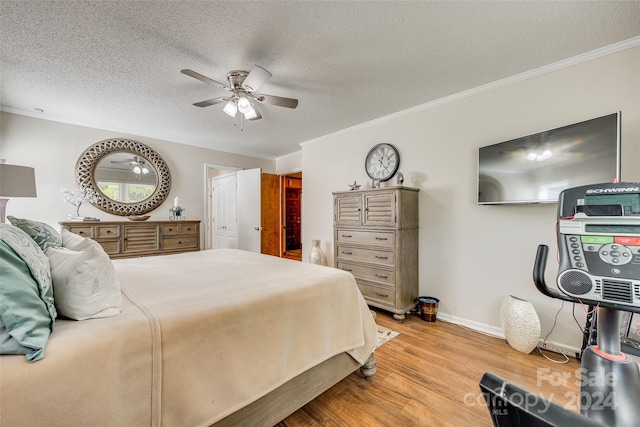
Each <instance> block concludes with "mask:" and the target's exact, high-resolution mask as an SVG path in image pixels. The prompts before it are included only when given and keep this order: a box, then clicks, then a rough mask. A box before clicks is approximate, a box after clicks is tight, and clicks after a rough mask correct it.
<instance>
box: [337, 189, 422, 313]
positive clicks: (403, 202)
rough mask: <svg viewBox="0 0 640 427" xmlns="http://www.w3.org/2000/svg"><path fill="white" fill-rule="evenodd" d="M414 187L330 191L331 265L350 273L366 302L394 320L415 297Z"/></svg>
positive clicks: (413, 304)
mask: <svg viewBox="0 0 640 427" xmlns="http://www.w3.org/2000/svg"><path fill="white" fill-rule="evenodd" d="M419 191H420V190H419V189H417V188H409V187H386V188H377V189H371V190H352V191H339V192H334V193H333V212H334V213H333V224H334V265H335V267H336V268H339V269H342V270H345V271H349V272H351V273H353V275H354V276H355V279H356V282H357V283H358V287H359V288H360V292H362V295H363V296H364V298H365V300H366V301H367V304H369V305H371V306H374V307H379V308H382V309H384V310H387V311H390V312H392V313H394V315H393V317H394V318H395V319H396V320H399V321H402V320H403V319H404V318H405V313H406V312H408V311H409V310H411V309H412V308H413V307H415V305H416V303H417V299H418V192H419Z"/></svg>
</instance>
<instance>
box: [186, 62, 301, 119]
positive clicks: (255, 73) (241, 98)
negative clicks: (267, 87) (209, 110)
mask: <svg viewBox="0 0 640 427" xmlns="http://www.w3.org/2000/svg"><path fill="white" fill-rule="evenodd" d="M180 72H181V73H182V74H186V75H187V76H189V77H193V78H194V79H198V80H200V81H202V82H205V83H207V84H210V85H213V86H216V87H219V88H220V89H224V90H226V91H228V92H231V94H230V95H229V96H221V97H219V98H213V99H208V100H206V101H201V102H196V103H195V104H193V105H195V106H196V107H208V106H210V105H215V104H220V103H223V102H226V105H225V106H224V109H223V111H224V112H225V113H227V114H228V115H229V116H231V117H235V116H236V113H237V112H240V113H241V115H240V117H241V119H242V117H243V116H244V118H245V119H246V120H258V119H261V118H262V116H261V115H260V112H259V111H258V110H257V108H256V104H255V103H256V102H258V103H262V104H271V105H277V106H279V107H287V108H296V107H297V106H298V100H297V99H293V98H283V97H281V96H274V95H263V94H257V93H255V91H256V90H258V88H259V87H260V86H262V85H263V84H264V83H265V82H266V81H267V80H269V79H270V78H271V73H270V72H269V71H267V70H265V69H264V68H262V67H260V66H258V65H256V66H254V67H253V70H251V72H250V73H249V72H246V71H243V70H234V71H229V72H228V73H227V80H228V81H229V84H228V85H226V84H224V83H220V82H217V81H215V80H213V79H210V78H209V77H206V76H203V75H202V74H200V73H196V72H195V71H193V70H189V69H184V70H181V71H180Z"/></svg>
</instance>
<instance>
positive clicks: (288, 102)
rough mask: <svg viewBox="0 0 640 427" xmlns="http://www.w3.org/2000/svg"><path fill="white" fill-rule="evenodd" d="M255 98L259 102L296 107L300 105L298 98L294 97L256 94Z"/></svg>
mask: <svg viewBox="0 0 640 427" xmlns="http://www.w3.org/2000/svg"><path fill="white" fill-rule="evenodd" d="M255 98H256V101H258V102H262V103H264V104H271V105H277V106H279V107H287V108H296V107H297V106H298V100H297V99H293V98H283V97H281V96H274V95H256V96H255Z"/></svg>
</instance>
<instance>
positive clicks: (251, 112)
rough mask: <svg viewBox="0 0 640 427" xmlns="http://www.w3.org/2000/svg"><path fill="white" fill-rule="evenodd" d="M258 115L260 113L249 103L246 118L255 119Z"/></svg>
mask: <svg viewBox="0 0 640 427" xmlns="http://www.w3.org/2000/svg"><path fill="white" fill-rule="evenodd" d="M256 117H258V113H256V110H255V109H254V108H253V106H251V105H249V111H247V112H246V113H244V118H245V119H247V120H251V119H255V118H256Z"/></svg>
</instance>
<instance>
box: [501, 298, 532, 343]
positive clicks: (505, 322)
mask: <svg viewBox="0 0 640 427" xmlns="http://www.w3.org/2000/svg"><path fill="white" fill-rule="evenodd" d="M500 321H501V322H502V329H503V330H504V335H505V337H506V338H507V342H508V343H509V345H510V346H511V347H513V348H514V349H516V350H518V351H521V352H523V353H531V351H532V350H533V349H534V348H536V346H537V345H538V341H539V340H540V330H541V328H540V319H539V318H538V314H537V313H536V310H535V308H534V307H533V304H531V302H530V301H526V300H523V299H521V298H518V297H514V296H513V295H509V296H508V297H507V298H505V300H504V301H503V302H502V306H501V307H500Z"/></svg>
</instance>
